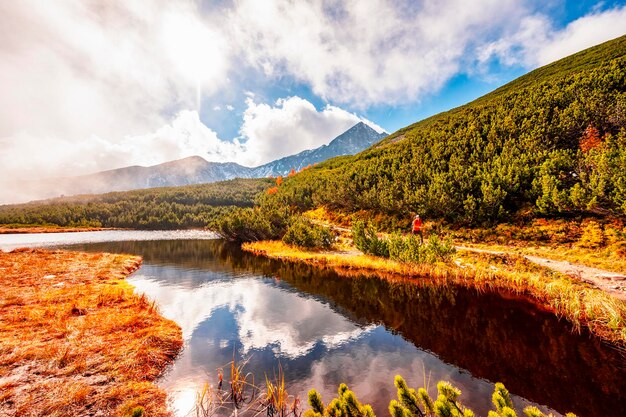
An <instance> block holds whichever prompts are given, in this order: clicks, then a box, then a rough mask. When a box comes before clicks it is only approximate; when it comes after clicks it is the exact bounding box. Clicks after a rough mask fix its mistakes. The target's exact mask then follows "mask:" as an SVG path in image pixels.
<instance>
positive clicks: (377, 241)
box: [352, 220, 389, 258]
mask: <svg viewBox="0 0 626 417" xmlns="http://www.w3.org/2000/svg"><path fill="white" fill-rule="evenodd" d="M352 239H353V241H354V245H355V246H356V247H357V249H359V250H360V251H361V252H363V253H365V254H367V255H373V256H382V257H384V258H388V257H389V243H388V241H387V240H384V239H381V238H379V237H378V235H377V234H376V228H375V227H374V225H372V224H371V223H367V224H366V223H365V222H363V221H361V220H357V221H355V222H354V223H353V225H352Z"/></svg>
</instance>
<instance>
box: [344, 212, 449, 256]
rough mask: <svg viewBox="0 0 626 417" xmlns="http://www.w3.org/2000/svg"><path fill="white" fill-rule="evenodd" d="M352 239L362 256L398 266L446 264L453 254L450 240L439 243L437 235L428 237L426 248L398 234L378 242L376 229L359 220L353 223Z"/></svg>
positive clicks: (419, 242) (412, 239) (409, 236)
mask: <svg viewBox="0 0 626 417" xmlns="http://www.w3.org/2000/svg"><path fill="white" fill-rule="evenodd" d="M352 239H353V241H354V245H355V246H356V247H357V249H359V250H360V251H362V252H363V253H365V254H368V255H373V256H381V257H384V258H390V259H393V260H396V261H400V262H409V263H422V262H427V263H435V262H439V261H443V262H445V261H448V260H450V257H451V256H452V254H453V253H455V252H456V249H455V248H454V245H453V244H452V241H451V240H450V239H446V240H445V241H443V242H442V241H441V239H440V238H439V237H438V236H436V235H431V236H430V238H429V239H428V242H427V243H426V244H422V243H421V241H420V239H419V238H418V237H417V236H414V235H408V236H403V235H402V234H400V233H392V234H391V235H390V236H389V237H388V238H379V237H378V234H377V231H376V228H375V227H374V226H373V225H372V224H371V223H365V222H363V221H360V220H357V221H354V222H353V223H352Z"/></svg>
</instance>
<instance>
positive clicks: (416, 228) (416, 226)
mask: <svg viewBox="0 0 626 417" xmlns="http://www.w3.org/2000/svg"><path fill="white" fill-rule="evenodd" d="M413 234H414V235H419V236H420V244H422V245H423V244H424V235H423V234H422V219H420V215H419V214H416V215H415V218H414V219H413Z"/></svg>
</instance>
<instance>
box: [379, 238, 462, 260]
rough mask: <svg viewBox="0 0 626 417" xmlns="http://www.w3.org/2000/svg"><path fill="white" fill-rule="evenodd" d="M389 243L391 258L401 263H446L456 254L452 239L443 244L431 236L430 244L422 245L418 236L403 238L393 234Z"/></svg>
mask: <svg viewBox="0 0 626 417" xmlns="http://www.w3.org/2000/svg"><path fill="white" fill-rule="evenodd" d="M388 242H389V245H388V246H389V257H390V258H391V259H394V260H396V261H400V262H409V263H422V262H426V263H435V262H440V261H441V262H446V261H449V260H450V257H451V256H452V254H453V253H455V252H456V249H455V248H454V245H453V244H452V241H451V240H450V239H446V240H445V241H443V242H442V241H441V239H440V238H439V237H438V236H436V235H431V236H430V237H429V239H428V242H427V243H426V244H424V245H422V244H421V241H420V239H419V238H418V237H417V236H414V235H409V236H402V235H401V234H400V233H393V234H391V235H390V236H389V240H388Z"/></svg>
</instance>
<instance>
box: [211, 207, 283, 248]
mask: <svg viewBox="0 0 626 417" xmlns="http://www.w3.org/2000/svg"><path fill="white" fill-rule="evenodd" d="M291 219H292V216H291V213H290V211H289V208H287V207H276V206H270V205H265V206H258V207H254V208H244V209H235V210H233V211H231V212H230V213H227V214H225V215H223V216H220V217H218V218H217V219H215V220H214V221H213V223H212V224H211V225H210V226H209V227H210V228H211V229H212V230H213V231H215V232H216V233H217V234H219V235H220V236H221V237H223V238H224V239H228V240H232V241H236V242H252V241H258V240H275V239H282V237H283V236H284V235H285V233H286V232H287V228H288V227H289V224H290V223H291Z"/></svg>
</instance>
